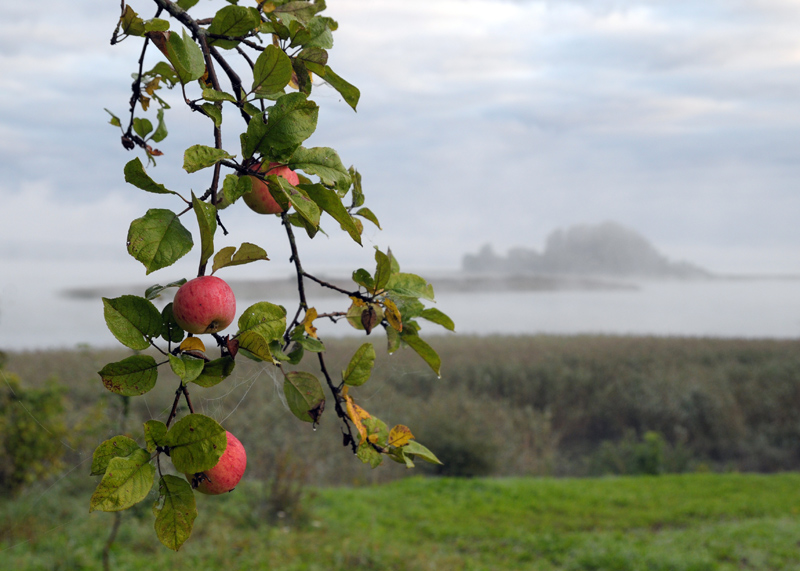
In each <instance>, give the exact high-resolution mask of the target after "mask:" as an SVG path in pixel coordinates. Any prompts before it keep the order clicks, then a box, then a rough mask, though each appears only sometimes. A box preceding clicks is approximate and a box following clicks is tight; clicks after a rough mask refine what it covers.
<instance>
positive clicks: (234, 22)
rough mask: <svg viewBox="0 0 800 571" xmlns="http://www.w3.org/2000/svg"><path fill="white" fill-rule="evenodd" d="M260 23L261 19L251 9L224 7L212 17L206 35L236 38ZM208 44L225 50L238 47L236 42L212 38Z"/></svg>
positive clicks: (255, 11)
mask: <svg viewBox="0 0 800 571" xmlns="http://www.w3.org/2000/svg"><path fill="white" fill-rule="evenodd" d="M260 23H261V17H260V16H259V14H258V11H257V10H255V9H253V8H244V7H242V6H225V7H224V8H222V9H221V10H220V11H218V12H217V13H216V15H215V16H214V19H213V20H212V21H211V25H210V26H209V27H208V34H210V35H216V36H230V37H233V38H238V37H242V36H246V35H248V34H249V33H250V32H252V31H254V30H255V29H256V28H258V26H259V24H260ZM209 43H210V44H211V45H213V46H217V47H219V48H222V49H226V50H229V49H233V48H235V47H236V46H237V45H239V42H237V41H234V40H223V39H219V38H213V39H211V40H210V41H209Z"/></svg>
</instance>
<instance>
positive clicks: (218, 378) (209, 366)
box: [192, 357, 236, 388]
mask: <svg viewBox="0 0 800 571" xmlns="http://www.w3.org/2000/svg"><path fill="white" fill-rule="evenodd" d="M235 366H236V362H235V361H234V360H233V357H220V358H219V359H215V360H213V361H208V362H207V363H206V364H205V367H203V371H202V372H201V373H200V375H199V376H198V377H197V378H196V379H194V380H193V381H192V382H193V383H194V384H196V385H199V386H201V387H203V388H210V387H213V386H215V385H218V384H219V383H221V382H222V381H224V380H225V379H227V378H228V377H229V376H230V374H231V373H232V372H233V368H234V367H235Z"/></svg>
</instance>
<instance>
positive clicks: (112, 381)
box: [97, 355, 158, 397]
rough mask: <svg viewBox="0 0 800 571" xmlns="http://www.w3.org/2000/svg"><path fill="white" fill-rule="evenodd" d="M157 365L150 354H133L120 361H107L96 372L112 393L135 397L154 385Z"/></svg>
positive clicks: (156, 377) (156, 376)
mask: <svg viewBox="0 0 800 571" xmlns="http://www.w3.org/2000/svg"><path fill="white" fill-rule="evenodd" d="M157 367H158V364H157V363H156V360H155V359H153V358H152V357H151V356H150V355H133V356H131V357H128V358H126V359H123V360H122V361H118V362H116V363H109V364H108V365H106V366H105V367H103V368H102V369H100V371H98V373H97V374H98V375H100V378H101V379H102V380H103V385H105V387H106V388H107V389H108V390H110V391H111V392H112V393H117V394H119V395H122V396H124V397H136V396H139V395H143V394H144V393H146V392H147V391H149V390H150V389H152V388H153V387H154V386H156V380H157V379H158V369H157Z"/></svg>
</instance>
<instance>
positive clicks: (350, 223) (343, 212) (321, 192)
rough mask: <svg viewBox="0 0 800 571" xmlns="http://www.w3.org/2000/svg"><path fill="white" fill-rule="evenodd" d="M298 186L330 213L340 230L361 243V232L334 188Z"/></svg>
mask: <svg viewBox="0 0 800 571" xmlns="http://www.w3.org/2000/svg"><path fill="white" fill-rule="evenodd" d="M299 188H300V189H301V190H303V191H304V192H306V193H307V194H308V196H309V198H311V200H313V201H314V202H315V203H316V204H317V205H318V206H319V207H320V208H322V210H324V211H325V212H327V213H328V214H330V215H331V216H332V217H333V219H334V220H336V221H337V222H338V223H339V226H341V228H342V230H344V231H345V232H347V233H348V234H349V235H350V237H351V238H352V239H353V240H354V241H355V242H356V243H357V244H359V245H361V233H360V232H359V231H358V226H356V223H355V221H354V220H353V217H352V216H350V213H349V212H348V211H347V209H346V208H345V207H344V204H342V199H341V198H339V195H338V194H337V193H336V191H335V190H333V189H331V188H328V187H326V186H323V185H321V184H301V185H300V186H299Z"/></svg>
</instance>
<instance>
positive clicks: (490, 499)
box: [0, 332, 800, 570]
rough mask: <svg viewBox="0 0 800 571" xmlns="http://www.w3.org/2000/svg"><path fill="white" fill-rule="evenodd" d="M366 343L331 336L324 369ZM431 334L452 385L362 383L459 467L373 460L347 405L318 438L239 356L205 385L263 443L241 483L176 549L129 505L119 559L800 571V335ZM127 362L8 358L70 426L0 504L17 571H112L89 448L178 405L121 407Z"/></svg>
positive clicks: (4, 544) (214, 501) (405, 355)
mask: <svg viewBox="0 0 800 571" xmlns="http://www.w3.org/2000/svg"><path fill="white" fill-rule="evenodd" d="M376 333H378V332H376ZM369 340H370V341H372V342H373V343H375V344H376V346H377V348H378V349H381V347H380V346H381V345H382V344H383V342H384V341H383V338H382V337H381V336H380V334H378V335H376V334H373V335H372V336H371V338H370V339H369ZM363 341H364V340H363V339H358V340H354V339H337V340H328V341H327V343H326V345H327V347H328V350H329V359H330V360H329V364H328V368H329V370H330V371H332V372H334V371H338V370H341V369H343V368H344V367H345V365H346V363H347V361H348V360H349V357H350V355H352V353H353V352H354V351H355V349H356V348H357V347H358V346H359V345H360V343H362V342H363ZM430 342H431V344H432V345H433V346H434V347H435V348H436V349H437V350H438V351H439V353H440V355H441V356H442V361H443V364H444V366H443V369H442V373H443V374H442V378H441V379H438V378H436V376H435V375H434V374H433V373H431V372H430V371H429V370H428V369H427V366H426V365H425V364H424V363H423V362H422V361H421V360H420V359H419V358H418V357H417V356H416V355H415V354H413V353H412V352H410V351H401V352H399V353H397V354H395V355H394V356H386V355H385V354H381V351H380V350H379V351H378V354H379V358H378V361H377V362H376V367H375V372H374V374H373V378H372V379H371V380H370V381H369V382H368V383H366V384H365V385H363V386H361V387H356V388H354V389H353V391H352V394H353V395H354V396H355V398H356V400H357V402H359V403H360V404H361V405H362V406H363V407H364V408H365V409H367V410H368V411H370V412H371V413H372V414H374V415H376V416H378V417H380V418H381V419H383V420H384V421H386V422H387V423H388V424H389V425H390V426H391V425H393V424H396V423H403V424H407V425H408V426H409V427H411V429H412V431H413V432H414V434H415V436H416V437H417V439H418V440H419V441H420V442H422V443H423V444H425V445H426V446H428V447H429V448H431V449H432V450H433V451H434V452H435V453H436V454H437V455H438V456H439V457H440V458H441V459H442V460H443V461H444V462H445V465H444V466H443V467H441V468H436V467H433V466H430V465H425V466H419V467H418V468H417V469H414V470H407V469H406V468H405V467H402V466H400V465H396V464H394V463H392V462H385V464H384V465H383V466H381V467H379V468H378V469H376V470H371V469H370V468H369V467H367V466H365V465H363V464H361V463H360V462H359V461H358V460H357V459H356V458H354V457H353V456H352V454H351V453H350V452H349V451H348V449H346V448H343V447H342V445H341V442H342V441H341V432H340V431H339V428H338V426H337V424H336V422H335V421H336V419H335V417H334V415H333V414H330V411H329V413H328V414H326V415H325V416H324V417H323V420H322V422H321V425H320V426H319V427H318V429H317V430H312V428H311V427H310V425H308V424H305V423H300V422H298V421H297V420H295V419H294V417H293V416H292V415H291V413H289V412H288V411H287V410H286V409H285V407H284V405H283V404H282V403H281V399H280V394H281V390H280V383H279V380H278V378H277V376H276V375H275V374H274V373H273V372H272V371H271V370H270V368H269V367H266V366H264V365H262V364H258V363H254V362H250V361H247V360H244V359H239V360H238V361H237V368H236V370H235V371H234V374H233V375H232V376H231V377H230V378H229V379H228V380H227V381H226V382H224V383H222V384H221V385H219V386H217V387H214V388H212V389H202V388H200V387H193V388H192V389H191V390H192V398H193V402H194V405H195V408H196V410H197V411H198V412H203V413H205V414H208V415H210V416H212V417H214V418H215V419H217V420H218V421H220V422H221V423H222V424H223V425H224V426H225V427H226V428H227V429H228V430H230V431H231V432H233V433H235V434H237V436H239V438H240V440H241V441H242V443H243V444H244V445H245V447H246V448H247V450H248V469H247V473H246V474H245V479H244V480H243V482H242V483H241V484H240V486H239V488H237V490H236V491H235V492H234V493H232V494H229V495H226V496H224V497H215V498H210V497H199V498H198V509H199V511H200V516H199V517H198V519H197V521H196V522H195V531H194V533H193V535H192V537H191V538H190V539H189V541H188V542H187V543H186V544H185V545H184V547H183V548H182V549H181V551H180V552H179V553H177V554H175V553H173V552H170V551H169V550H167V549H166V548H164V547H162V546H161V545H160V543H158V541H157V539H156V538H155V534H154V532H153V530H152V525H153V517H152V514H151V506H152V501H151V500H150V499H148V500H145V501H144V502H142V503H141V504H139V505H138V506H137V507H136V508H134V509H132V510H129V511H128V512H125V513H124V515H123V518H122V525H121V526H120V531H119V535H118V537H117V540H116V542H115V544H114V546H113V547H112V548H111V550H110V563H111V568H115V569H151V568H155V566H156V565H168V566H169V567H170V568H173V569H220V568H225V569H271V570H272V569H274V570H295V569H296V570H301V569H302V570H306V569H307V570H312V569H313V570H316V569H320V570H323V569H325V570H327V569H355V570H361V569H365V570H366V569H414V570H416V569H442V570H449V569H454V570H456V569H458V570H461V569H487V570H488V569H545V570H547V569H623V570H624V569H742V568H746V569H795V568H796V569H800V543H798V542H800V517H798V516H799V515H800V514H798V510H800V476H799V475H796V474H793V473H791V471H793V470H797V469H798V467H800V421H798V418H800V416H798V414H797V411H798V410H800V352H798V342H796V341H776V340H720V339H702V338H643V337H616V336H570V337H554V336H529V337H462V336H447V337H434V338H431V339H430ZM127 354H128V353H126V352H125V351H96V350H91V349H90V348H79V349H76V350H72V351H51V352H26V353H11V354H8V355H7V360H6V363H5V366H4V368H3V370H2V371H0V374H5V375H8V374H14V375H16V376H17V377H19V378H20V379H21V383H22V385H23V386H24V387H29V388H37V389H41V388H44V387H46V386H51V387H52V386H58V387H60V389H59V390H60V391H61V394H63V411H62V412H61V413H60V415H59V419H60V422H61V423H62V425H63V428H64V431H63V433H60V432H59V433H58V435H57V438H58V440H59V442H60V449H59V455H58V456H59V457H58V459H57V461H56V463H54V465H53V466H51V470H50V475H44V474H45V473H44V472H42V474H43V475H42V476H41V478H40V479H39V481H37V482H35V483H33V484H30V485H28V486H27V487H25V488H23V489H22V491H21V492H20V493H19V494H15V495H11V494H7V495H5V496H3V497H0V553H1V554H2V557H0V569H6V568H8V569H54V570H55V569H92V568H97V569H100V568H101V563H100V557H101V553H102V551H103V546H104V544H105V542H106V538H107V537H108V532H109V529H110V528H111V526H112V524H113V521H114V515H113V514H107V513H92V514H89V513H88V497H89V496H90V495H91V493H92V490H93V488H94V486H95V485H96V482H97V479H95V478H90V477H89V476H88V473H89V465H90V464H91V454H92V451H93V450H94V448H95V446H96V445H97V444H98V443H99V442H102V441H103V440H105V439H107V438H109V437H111V436H113V435H115V434H119V433H121V432H123V433H128V434H130V435H131V436H132V437H133V438H136V439H139V440H141V430H142V429H141V423H142V422H144V421H145V420H148V419H150V418H158V419H162V420H164V419H166V417H167V415H168V413H169V408H170V407H171V404H172V398H173V394H174V390H175V387H176V386H177V382H178V381H177V379H176V378H175V377H173V376H172V374H171V373H169V372H164V373H163V374H162V376H161V377H160V379H159V383H158V385H157V386H156V388H155V389H154V390H153V391H151V392H150V393H148V394H147V395H145V396H143V397H138V398H132V399H130V401H129V405H128V410H127V413H126V405H125V403H124V402H123V399H121V398H120V397H118V396H116V395H113V394H111V393H109V392H107V391H106V390H105V389H104V388H103V386H102V384H101V383H100V380H99V377H98V376H97V373H96V372H97V371H98V370H99V369H100V368H101V367H102V366H103V365H104V364H105V363H107V362H109V361H112V360H119V359H121V358H124V357H125V356H127ZM308 361H309V362H308V364H307V367H308V370H311V371H312V372H317V371H316V370H315V367H314V365H315V363H316V362H315V361H314V360H311V359H309V360H308ZM48 383H49V384H48ZM0 408H1V407H0ZM48 410H50V409H48ZM26 412H29V415H28V416H29V417H31V418H33V419H34V420H36V421H37V422H36V424H34V425H32V426H34V428H32V429H31V430H39V429H42V430H45V426H49V425H47V423H46V422H44V420H45V419H44V418H39V419H36V415H37V414H38V413H39V411H38V410H37V407H36V406H32V407H31V410H29V411H28V410H27V409H26ZM0 425H2V423H0ZM36 426H38V427H39V428H36ZM53 430H54V429H53ZM53 435H54V437H56V433H55V432H53ZM2 455H8V452H7V451H4V450H2V449H0V456H2ZM2 460H3V459H2V458H0V464H2ZM7 460H8V459H7V458H6V461H7ZM2 477H3V472H2V470H0V478H2Z"/></svg>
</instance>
